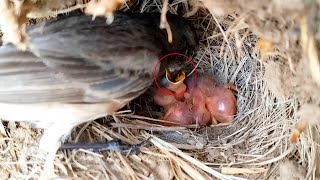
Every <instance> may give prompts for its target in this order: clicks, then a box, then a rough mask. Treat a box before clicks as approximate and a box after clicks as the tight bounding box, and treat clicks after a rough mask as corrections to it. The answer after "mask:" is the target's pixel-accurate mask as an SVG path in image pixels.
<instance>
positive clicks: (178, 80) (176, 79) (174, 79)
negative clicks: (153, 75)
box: [166, 69, 186, 84]
mask: <svg viewBox="0 0 320 180" xmlns="http://www.w3.org/2000/svg"><path fill="white" fill-rule="evenodd" d="M166 78H167V80H168V81H169V82H170V83H171V84H179V83H181V82H183V81H184V79H185V78H186V73H185V72H184V71H181V72H180V73H179V74H178V76H177V77H172V75H171V74H170V72H169V71H168V70H167V69H166Z"/></svg>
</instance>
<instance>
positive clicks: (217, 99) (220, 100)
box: [198, 76, 237, 124]
mask: <svg viewBox="0 0 320 180" xmlns="http://www.w3.org/2000/svg"><path fill="white" fill-rule="evenodd" d="M198 87H199V88H201V89H202V90H203V91H204V93H205V94H206V96H207V98H206V100H205V104H206V108H207V110H208V111H209V112H210V115H211V120H212V124H217V123H218V122H221V123H226V122H230V121H232V120H233V119H234V116H235V114H236V111H237V100H236V98H235V96H234V94H233V92H232V91H231V90H230V88H229V87H227V86H219V85H218V84H217V83H216V82H215V81H214V79H213V78H211V77H209V76H203V77H201V78H199V79H198Z"/></svg>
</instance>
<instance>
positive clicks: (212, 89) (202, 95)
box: [154, 76, 237, 125]
mask: <svg viewBox="0 0 320 180" xmlns="http://www.w3.org/2000/svg"><path fill="white" fill-rule="evenodd" d="M184 86H185V84H183V83H182V84H181V87H178V86H176V85H175V89H183V88H184ZM171 89H172V88H171ZM173 92H174V89H173ZM174 93H175V92H174ZM154 100H155V102H156V103H157V104H159V105H161V106H163V107H164V110H165V116H164V120H167V121H170V122H174V123H178V124H182V125H190V124H199V125H208V124H217V123H218V122H221V123H226V122H230V121H232V120H233V119H234V115H235V113H236V110H237V101H236V98H235V96H234V94H233V92H232V91H231V90H230V89H228V88H227V87H222V86H218V85H216V83H215V81H214V80H213V79H212V78H210V77H208V76H203V77H199V78H198V80H197V85H196V86H195V87H194V88H193V89H191V90H190V92H188V93H185V94H184V98H183V99H181V97H175V96H169V95H166V94H164V93H162V92H160V91H159V90H158V91H156V92H155V94H154ZM165 125H175V124H170V123H165Z"/></svg>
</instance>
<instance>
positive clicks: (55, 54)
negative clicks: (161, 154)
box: [0, 12, 196, 169]
mask: <svg viewBox="0 0 320 180" xmlns="http://www.w3.org/2000/svg"><path fill="white" fill-rule="evenodd" d="M167 19H168V22H169V24H170V26H171V29H172V33H173V42H172V43H168V41H167V34H166V31H164V30H160V28H159V24H160V14H158V13H151V14H147V13H142V14H136V13H124V12H116V13H115V16H114V21H113V23H112V24H110V25H107V24H106V20H105V18H102V17H97V18H95V19H94V20H92V17H90V16H86V15H71V16H64V17H60V18H58V19H55V20H51V21H48V22H44V23H40V24H36V25H32V26H30V27H28V30H27V50H26V51H25V52H22V51H18V50H17V49H16V48H15V47H14V46H12V45H10V44H6V45H2V46H1V47H0V118H1V119H3V120H7V121H26V122H30V123H32V124H34V125H35V126H36V127H37V128H44V129H45V132H44V134H43V136H42V138H41V140H40V148H41V149H43V150H45V151H46V152H48V153H49V154H48V159H47V161H46V165H45V168H47V169H48V168H49V166H50V168H52V166H51V164H52V165H53V161H54V157H55V154H56V151H57V150H58V148H59V147H60V146H61V143H62V142H64V141H65V140H66V138H67V137H68V136H69V135H70V133H71V131H72V129H73V128H74V127H76V126H77V125H79V124H82V123H84V122H88V121H92V120H95V119H97V118H99V117H102V116H105V115H108V114H110V113H112V112H115V111H117V110H119V109H120V108H122V107H123V106H125V105H126V104H128V103H129V102H130V101H131V100H133V99H134V98H136V97H138V96H139V95H141V94H142V93H144V92H145V91H146V89H147V88H148V87H149V86H150V85H151V84H152V82H153V72H154V67H155V65H156V63H157V60H158V59H159V58H160V57H161V56H163V55H165V54H166V53H170V52H180V53H183V52H185V51H187V50H188V49H190V48H191V49H192V48H194V47H195V46H196V38H195V34H194V32H193V30H192V29H191V27H190V26H189V24H188V22H187V21H186V20H185V19H183V18H182V17H180V16H176V15H167Z"/></svg>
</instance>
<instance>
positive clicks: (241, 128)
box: [0, 0, 320, 179]
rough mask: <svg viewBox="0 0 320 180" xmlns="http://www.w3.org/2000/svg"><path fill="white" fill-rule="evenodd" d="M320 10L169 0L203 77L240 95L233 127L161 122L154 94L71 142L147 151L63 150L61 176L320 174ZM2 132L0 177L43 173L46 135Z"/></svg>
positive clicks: (136, 5)
mask: <svg viewBox="0 0 320 180" xmlns="http://www.w3.org/2000/svg"><path fill="white" fill-rule="evenodd" d="M30 2H31V1H30ZM52 2H55V3H59V1H52ZM61 2H62V1H61ZM61 2H60V3H61ZM63 2H64V1H63ZM66 2H68V3H70V2H71V3H72V2H75V1H70V2H69V1H66ZM288 3H290V4H288ZM39 7H40V6H39ZM61 7H62V6H61ZM77 7H80V6H77ZM54 8H56V9H58V8H60V6H54ZM318 8H319V4H312V2H307V1H306V2H305V1H303V0H301V1H299V0H294V1H285V0H282V1H272V2H270V1H266V0H265V1H249V0H247V1H242V0H236V1H224V0H202V1H198V0H189V1H186V0H185V1H178V0H177V1H176V0H174V1H172V2H171V3H170V4H169V8H168V10H169V12H170V13H174V14H176V13H178V14H180V15H184V16H185V17H187V19H188V20H189V21H190V23H191V24H192V25H193V26H194V27H195V29H196V31H197V35H198V37H199V41H200V48H199V50H198V52H197V54H196V56H195V57H194V58H193V60H194V61H195V62H196V63H197V70H198V72H200V73H205V74H210V75H212V76H213V77H214V78H215V79H216V80H217V81H218V82H219V83H221V84H227V83H229V82H232V83H234V84H235V85H236V86H237V88H238V89H239V92H238V94H237V102H238V111H237V114H236V117H235V119H234V121H233V122H231V123H228V124H219V125H214V126H210V127H164V126H161V125H158V124H157V122H158V121H159V119H158V117H160V116H159V114H160V113H161V112H159V109H157V107H156V106H154V103H153V102H152V100H150V99H151V98H150V91H148V92H147V93H146V94H145V95H143V96H141V97H139V98H138V99H136V100H134V101H133V102H131V103H130V105H128V107H127V108H125V109H123V110H122V111H119V112H117V113H114V114H113V115H110V116H108V117H105V118H103V119H99V120H97V121H94V122H90V123H87V124H84V125H82V126H81V127H78V128H77V129H76V130H75V131H74V132H73V134H72V136H71V138H70V141H94V142H96V141H105V140H112V139H120V140H122V141H123V142H126V143H129V144H138V143H139V142H141V141H143V140H145V139H147V138H149V137H151V138H150V141H151V145H150V146H146V147H142V148H141V153H140V154H138V155H129V156H125V155H122V154H120V153H118V152H101V153H93V152H90V151H85V150H73V151H59V152H58V154H57V156H56V160H55V171H56V173H58V174H60V175H61V176H62V177H73V178H90V179H91V178H92V179H127V178H130V179H173V178H174V177H175V178H177V179H214V178H219V179H242V178H248V179H254V178H259V179H260V178H271V179H275V178H277V177H280V178H284V179H285V178H288V179H293V178H299V179H301V178H305V177H306V178H311V179H312V178H313V179H314V178H316V177H318V176H319V169H318V168H319V167H317V166H316V165H317V164H316V163H317V161H318V157H319V151H318V150H317V148H318V146H319V145H318V143H319V141H320V139H319V126H318V125H316V124H317V121H319V119H320V115H319V113H320V110H319V102H320V101H319V100H320V94H319V93H320V92H319V90H318V88H319V81H318V79H317V77H318V76H319V73H320V72H318V71H317V70H319V69H317V68H319V67H317V66H319V58H318V55H317V49H316V48H317V46H316V43H317V42H319V39H320V34H319V31H317V30H316V29H314V28H313V26H314V27H319V25H320V23H319V14H317V13H319V11H317V10H318ZM44 9H47V10H48V8H47V6H46V8H44ZM121 9H122V10H124V11H125V10H128V9H131V10H134V11H140V12H161V9H162V2H161V1H160V0H151V1H149V0H143V1H140V2H139V1H130V2H127V3H126V4H125V5H124V6H122V8H121ZM70 10H71V9H70ZM48 11H49V10H48ZM52 12H54V11H52ZM65 12H67V11H65ZM306 39H307V40H306ZM310 42H313V44H312V43H310ZM312 48H313V49H312ZM314 58H316V59H314ZM310 64H311V66H310ZM317 73H318V74H317ZM139 112H143V113H142V114H144V115H141V113H139ZM296 123H298V125H296ZM301 126H306V128H300V127H301ZM303 131H304V132H303ZM1 132H2V134H3V137H2V138H1V147H2V149H1V156H0V166H1V168H0V174H1V177H3V178H9V177H11V178H37V177H39V174H40V173H41V171H42V167H43V163H44V161H43V160H44V159H43V157H41V156H39V155H38V154H37V151H38V150H37V148H38V147H37V145H38V141H39V138H40V137H41V134H42V130H38V129H33V128H32V127H31V126H30V125H29V124H25V123H14V122H8V123H6V122H2V125H1ZM300 134H301V136H300V137H299V135H300Z"/></svg>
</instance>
